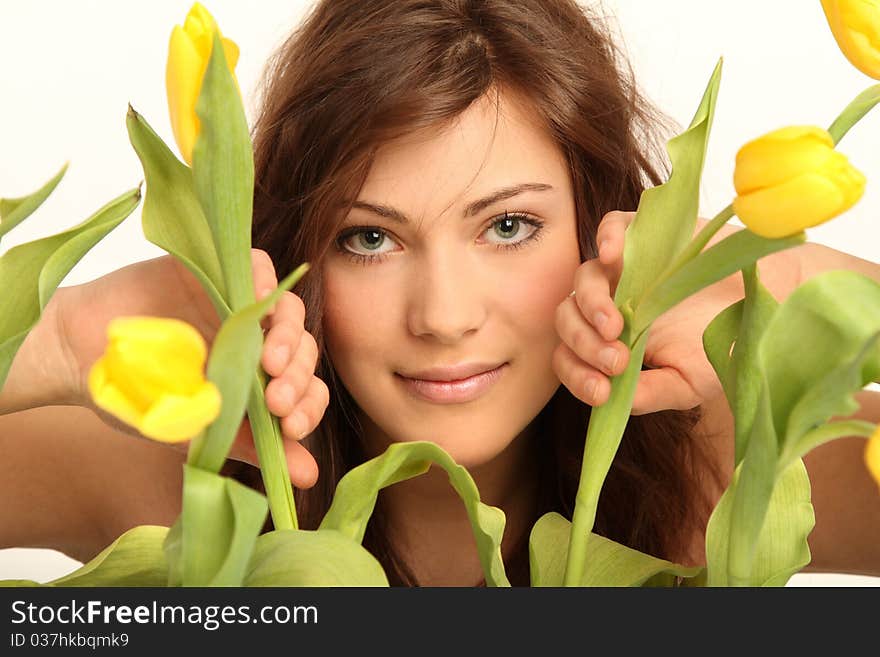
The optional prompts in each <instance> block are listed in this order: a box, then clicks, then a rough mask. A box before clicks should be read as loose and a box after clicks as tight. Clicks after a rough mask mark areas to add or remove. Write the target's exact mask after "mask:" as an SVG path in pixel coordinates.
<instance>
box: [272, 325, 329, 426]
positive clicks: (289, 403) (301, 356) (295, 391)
mask: <svg viewBox="0 0 880 657" xmlns="http://www.w3.org/2000/svg"><path fill="white" fill-rule="evenodd" d="M317 362H318V345H317V344H316V343H315V338H313V337H312V335H311V334H310V333H308V332H305V333H303V336H302V339H301V340H300V343H299V348H298V349H297V350H296V355H295V356H294V357H293V359H292V360H291V361H290V364H289V365H288V366H287V367H286V368H285V370H284V372H282V374H281V375H280V376H278V377H276V378H274V379H272V380H271V381H269V384H268V385H267V386H266V404H267V406H268V407H269V411H270V412H271V413H272V414H273V415H276V416H278V417H285V416H287V415H290V414H291V413H292V412H293V409H294V407H295V406H296V404H297V402H298V401H299V400H300V399H301V398H302V397H303V396H304V395H305V394H306V391H307V390H308V387H309V383H310V382H311V379H312V376H313V374H314V372H315V365H316V364H317Z"/></svg>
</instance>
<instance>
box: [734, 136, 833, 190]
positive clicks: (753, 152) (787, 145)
mask: <svg viewBox="0 0 880 657" xmlns="http://www.w3.org/2000/svg"><path fill="white" fill-rule="evenodd" d="M833 149H834V140H833V139H832V137H831V135H830V134H828V132H827V131H826V130H823V129H822V128H818V127H815V126H788V127H785V128H781V129H779V130H774V131H773V132H770V133H768V134H766V135H764V136H762V137H759V138H757V139H754V140H752V141H750V142H748V143H747V144H746V145H745V146H743V147H742V148H740V149H739V151H738V152H737V154H736V169H735V170H734V174H733V184H734V187H735V188H736V193H737V194H740V195H744V194H749V193H751V192H754V191H757V190H758V189H761V188H764V187H772V186H775V185H779V184H781V183H783V182H785V181H786V180H789V179H791V178H795V177H797V176H799V175H801V174H803V173H806V172H808V171H815V170H817V169H818V168H820V167H821V166H823V165H824V164H825V162H826V161H827V159H828V158H829V157H830V156H831V154H832V153H833V152H834V151H833Z"/></svg>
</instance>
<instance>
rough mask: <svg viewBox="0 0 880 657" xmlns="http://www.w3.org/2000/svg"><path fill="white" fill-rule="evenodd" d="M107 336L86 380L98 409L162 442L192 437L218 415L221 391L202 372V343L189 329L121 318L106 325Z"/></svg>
mask: <svg viewBox="0 0 880 657" xmlns="http://www.w3.org/2000/svg"><path fill="white" fill-rule="evenodd" d="M107 336H108V338H109V342H108V345H107V348H106V350H105V351H104V354H103V356H101V358H100V359H98V361H97V362H96V363H95V364H94V366H92V369H91V371H90V372H89V380H88V385H89V392H90V393H91V395H92V399H93V400H94V402H95V404H96V405H97V406H98V407H99V408H101V409H103V410H105V411H107V412H108V413H110V414H111V415H114V416H115V417H117V418H119V419H120V420H122V421H123V422H125V423H126V424H129V425H131V426H133V427H135V428H136V429H137V430H138V431H140V432H141V433H142V434H143V435H144V436H147V437H148V438H152V439H154V440H158V441H161V442H179V441H184V440H188V439H190V438H193V437H194V436H196V435H198V434H199V433H200V432H201V431H202V430H203V429H204V428H205V427H206V426H207V425H208V424H210V423H211V422H213V421H214V420H215V419H216V418H217V416H218V415H219V414H220V391H219V390H218V389H217V387H216V386H215V385H214V384H213V383H211V382H210V381H207V380H205V377H204V374H203V368H204V365H205V360H206V358H207V347H206V345H205V340H204V339H203V338H202V336H201V334H200V333H199V332H198V331H196V330H195V329H194V328H193V327H192V326H190V325H189V324H187V323H186V322H182V321H180V320H177V319H166V318H159V317H122V318H116V319H114V320H112V321H111V322H110V324H109V325H108V327H107Z"/></svg>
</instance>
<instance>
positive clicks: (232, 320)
mask: <svg viewBox="0 0 880 657" xmlns="http://www.w3.org/2000/svg"><path fill="white" fill-rule="evenodd" d="M306 271H308V265H301V266H300V267H297V269H296V270H295V271H293V272H292V273H291V274H289V275H288V276H287V278H285V279H284V280H283V281H281V283H280V284H279V285H278V287H277V288H275V290H274V291H273V292H272V293H270V294H269V295H268V296H267V297H265V298H264V299H262V300H261V301H258V302H256V303H254V304H252V305H250V306H247V307H246V308H243V309H241V310H239V311H238V312H236V313H233V314H232V315H230V316H229V317H228V318H227V319H226V320H225V321H224V322H223V324H222V325H221V326H220V330H219V331H218V333H217V336H216V337H215V338H214V342H213V344H212V345H211V355H210V358H209V359H208V368H207V378H208V380H209V381H211V382H213V383H214V384H215V385H216V386H217V388H218V389H219V390H220V396H221V399H222V400H223V405H222V407H221V409H220V415H219V417H217V419H216V420H214V421H213V422H212V423H211V424H210V425H209V426H208V428H207V429H206V430H205V433H204V435H202V436H199V437H197V438H195V439H194V440H193V441H192V444H191V446H190V451H189V458H188V463H189V464H190V465H192V466H194V467H197V468H201V469H202V470H207V471H209V472H219V470H220V468H221V467H223V463H224V462H225V461H226V457H227V455H228V454H229V449H230V448H231V447H232V443H233V441H234V440H235V436H236V434H237V433H238V428H239V427H240V426H241V423H242V419H243V418H244V411H245V407H246V406H247V402H248V398H249V396H250V391H251V387H252V386H253V385H254V378H253V377H244V376H242V375H241V373H242V372H253V371H255V370H256V368H257V367H258V365H259V363H260V354H261V353H262V348H263V332H262V329H261V328H260V320H261V319H262V318H263V317H264V316H265V314H266V312H268V310H269V308H271V307H272V305H274V304H275V303H277V301H278V300H279V299H280V298H281V295H282V294H283V293H284V292H286V291H287V290H290V289H291V288H292V287H293V286H294V285H296V283H297V282H298V281H299V280H300V278H302V276H303V274H305V273H306ZM261 462H262V461H261ZM264 465H265V463H264ZM285 466H286V462H285ZM285 480H287V481H288V482H289V477H285Z"/></svg>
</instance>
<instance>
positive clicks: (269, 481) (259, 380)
mask: <svg viewBox="0 0 880 657" xmlns="http://www.w3.org/2000/svg"><path fill="white" fill-rule="evenodd" d="M255 376H256V380H255V381H254V384H253V387H252V388H251V396H250V399H249V400H248V420H249V422H250V425H251V432H252V433H253V434H254V445H255V447H256V448H257V458H258V459H259V461H260V473H261V474H262V476H263V487H264V488H265V489H266V498H267V499H268V500H269V513H270V514H271V515H272V523H273V524H274V526H275V529H298V528H299V525H298V523H297V519H296V505H295V504H294V501H293V488H292V487H291V484H290V472H289V471H288V469H287V457H286V454H285V452H284V444H283V442H282V438H281V428H280V427H279V425H278V419H277V418H276V417H275V416H274V415H272V414H271V413H270V412H269V408H268V407H267V406H266V397H265V394H264V391H265V390H266V375H265V374H264V373H263V371H262V368H260V367H258V368H257V371H256V373H255Z"/></svg>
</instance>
